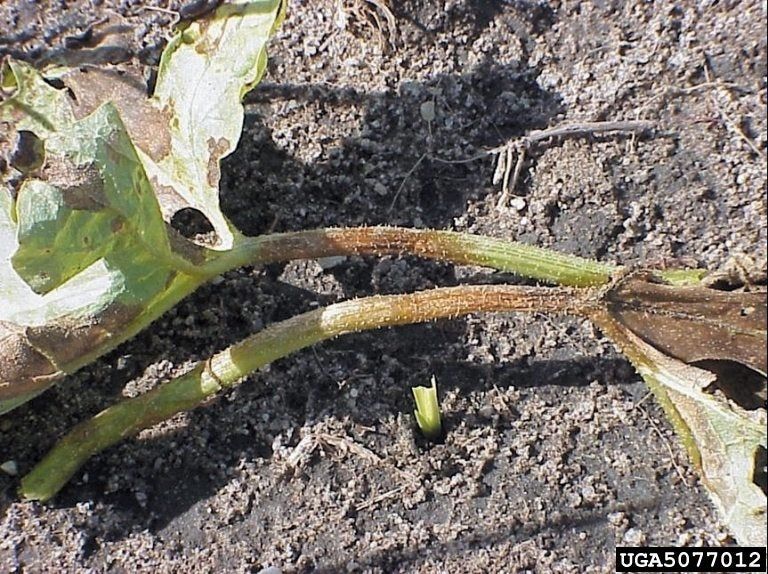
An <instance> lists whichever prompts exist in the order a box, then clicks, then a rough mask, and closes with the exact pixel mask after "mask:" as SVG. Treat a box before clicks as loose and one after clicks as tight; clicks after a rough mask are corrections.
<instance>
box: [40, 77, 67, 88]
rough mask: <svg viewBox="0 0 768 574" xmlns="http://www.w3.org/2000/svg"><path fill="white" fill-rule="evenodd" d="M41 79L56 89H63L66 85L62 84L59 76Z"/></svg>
mask: <svg viewBox="0 0 768 574" xmlns="http://www.w3.org/2000/svg"><path fill="white" fill-rule="evenodd" d="M43 81H44V82H45V83H46V84H48V85H49V86H51V87H52V88H56V89H57V90H63V89H64V88H66V87H67V86H66V85H64V82H63V81H62V80H61V78H43Z"/></svg>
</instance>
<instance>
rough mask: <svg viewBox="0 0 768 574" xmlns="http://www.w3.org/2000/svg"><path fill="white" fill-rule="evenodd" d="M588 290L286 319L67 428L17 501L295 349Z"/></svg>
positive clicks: (538, 306)
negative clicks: (142, 392)
mask: <svg viewBox="0 0 768 574" xmlns="http://www.w3.org/2000/svg"><path fill="white" fill-rule="evenodd" d="M595 297H596V296H595V291H594V290H592V289H573V288H541V287H518V286H509V285H480V286H461V287H450V288H441V289H432V290H430V291H421V292H417V293H412V294H408V295H387V296H375V297H368V298H363V299H357V300H353V301H346V302H343V303H337V304H335V305H330V306H329V307H325V308H323V309H318V310H315V311H311V312H308V313H304V314H302V315H297V316H296V317H292V318H291V319H288V320H286V321H282V322H280V323H276V324H274V325H272V326H270V327H268V328H266V329H264V330H263V331H261V332H259V333H256V334H254V335H252V336H250V337H248V338H247V339H245V340H243V341H241V342H240V343H237V344H236V345H233V346H231V347H229V348H227V349H225V350H224V351H221V352H219V353H217V354H216V355H214V356H213V357H211V358H210V359H208V360H207V361H205V362H204V363H201V364H199V365H198V366H197V367H196V368H195V369H193V370H192V371H190V372H188V373H186V374H184V375H181V376H179V377H177V378H175V379H173V380H171V381H169V382H167V383H165V384H163V385H161V386H159V387H157V388H155V389H153V390H152V391H149V392H148V393H146V394H144V395H141V396H139V397H136V398H133V399H129V400H125V401H122V402H120V403H118V404H116V405H114V406H112V407H109V408H108V409H106V410H104V411H102V412H101V413H99V414H98V415H96V416H95V417H93V418H92V419H91V420H88V421H85V422H83V423H81V424H80V425H78V426H77V427H75V428H74V429H73V430H72V431H71V432H70V433H69V434H67V435H66V436H65V437H64V438H62V439H61V440H60V441H59V442H58V443H57V444H56V446H55V447H54V448H53V449H52V450H51V451H50V452H49V453H48V455H47V456H46V457H45V458H44V459H43V460H42V461H41V462H40V463H39V464H38V465H37V466H35V468H33V469H32V471H31V472H30V473H29V474H28V475H27V476H25V477H24V478H23V479H22V481H21V490H20V492H21V495H22V496H23V497H25V498H27V499H35V500H48V499H49V498H51V497H52V496H54V495H55V494H56V493H57V492H58V491H59V490H60V489H61V488H62V487H63V486H64V485H65V484H66V482H67V481H68V480H69V479H70V478H71V477H72V475H73V474H74V473H75V472H76V471H77V470H78V469H79V468H80V466H82V464H83V463H85V461H86V460H88V458H90V457H91V456H92V455H94V454H96V453H98V452H100V451H102V450H104V449H105V448H107V447H108V446H110V445H112V444H114V443H116V442H118V441H120V440H122V439H123V438H125V437H127V436H130V435H133V434H136V433H137V432H139V431H140V430H142V429H144V428H147V427H150V426H152V425H154V424H155V423H157V422H159V421H162V420H165V419H167V418H168V417H170V416H172V415H174V414H175V413H178V412H181V411H185V410H189V409H192V408H194V407H196V406H198V405H199V404H200V403H201V402H202V401H204V400H205V399H206V398H208V397H210V396H212V395H214V394H215V393H217V392H218V391H220V390H221V389H222V388H227V387H231V386H234V385H236V384H237V383H238V382H240V381H241V380H242V379H243V377H245V376H246V375H248V374H249V373H251V372H252V371H254V370H256V369H258V368H260V367H262V366H264V365H266V364H268V363H270V362H272V361H274V360H275V359H279V358H281V357H284V356H286V355H288V354H290V353H292V352H294V351H296V350H298V349H301V348H304V347H307V346H309V345H312V344H314V343H317V342H319V341H323V340H325V339H331V338H333V337H337V336H339V335H344V334H348V333H354V332H358V331H364V330H368V329H376V328H380V327H389V326H394V325H404V324H409V323H421V322H426V321H431V320H435V319H441V318H453V317H458V316H460V315H466V314H468V313H474V312H481V311H529V312H562V313H583V312H584V311H585V309H589V308H591V306H592V302H593V301H594V300H595Z"/></svg>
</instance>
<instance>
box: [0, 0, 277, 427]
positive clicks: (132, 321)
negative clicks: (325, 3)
mask: <svg viewBox="0 0 768 574" xmlns="http://www.w3.org/2000/svg"><path fill="white" fill-rule="evenodd" d="M279 8H280V3H279V2H278V1H271V2H267V1H252V2H245V1H238V2H232V3H231V4H226V5H224V6H222V7H220V8H219V9H218V10H217V11H216V12H215V13H214V14H211V15H209V20H208V21H206V22H200V23H196V24H193V25H192V26H191V27H190V28H188V29H187V30H185V31H184V32H183V33H181V34H179V35H178V36H177V37H176V39H175V40H173V41H172V42H171V45H170V46H169V47H168V49H167V50H166V52H165V53H164V55H163V60H162V65H161V70H160V77H159V81H158V91H157V93H156V95H155V97H153V98H148V97H147V95H146V94H145V93H144V90H143V82H142V81H141V77H140V75H138V74H137V73H136V72H135V71H132V70H131V68H130V67H123V68H122V69H119V70H118V69H117V68H111V69H98V68H93V67H80V68H76V69H69V70H67V69H63V68H57V69H55V70H52V71H51V72H50V73H49V74H48V75H47V76H46V77H45V78H44V76H43V75H42V74H41V73H40V72H38V71H36V70H34V69H33V68H31V67H29V66H27V65H25V64H21V63H18V62H9V63H8V65H7V67H6V68H5V69H4V70H3V73H2V75H0V80H1V81H2V88H3V92H4V95H7V96H6V98H5V99H4V100H3V101H1V102H0V153H2V154H3V155H4V156H5V157H6V158H9V159H10V160H11V161H8V162H5V165H6V167H5V171H4V173H2V176H3V183H4V187H5V189H4V190H0V301H2V305H0V412H4V411H6V410H8V409H10V408H13V407H14V406H16V405H18V404H20V403H21V402H24V401H25V400H28V399H29V398H31V397H32V396H34V395H35V394H37V393H39V392H40V391H41V390H43V389H45V388H47V387H48V386H49V385H50V384H52V383H53V382H54V381H55V380H57V379H58V378H59V377H61V376H62V375H63V374H65V373H68V372H72V371H74V370H76V369H78V368H80V367H81V366H83V365H84V364H87V363H88V362H90V361H92V360H94V359H95V358H96V357H98V356H99V355H101V354H103V353H105V352H106V351H108V350H109V349H111V348H113V347H114V346H116V345H117V344H118V343H120V342H122V341H124V340H125V339H127V338H129V337H131V336H133V335H134V334H135V333H136V332H137V331H138V330H140V329H141V328H143V327H145V326H146V325H148V324H149V323H150V322H151V321H152V320H154V319H155V318H157V317H158V316H159V315H161V314H162V313H163V312H165V311H166V310H167V309H168V308H170V307H171V306H173V305H174V304H175V303H176V302H177V301H178V300H179V299H181V298H182V297H183V296H185V295H186V294H188V293H189V292H191V291H193V290H194V289H195V288H196V287H197V286H198V285H199V284H200V283H201V282H203V281H204V280H206V279H207V278H208V277H207V276H206V275H205V274H204V273H203V272H202V271H200V270H199V268H198V265H199V264H201V263H204V262H205V261H206V259H209V258H212V257H214V255H215V253H214V252H211V251H206V250H204V249H202V248H199V247H197V246H195V245H194V244H192V243H191V242H189V241H187V240H185V239H184V238H182V237H180V236H179V235H178V234H176V233H175V232H174V231H173V230H172V229H171V228H170V227H169V226H168V224H167V220H169V219H170V217H171V216H172V215H173V214H174V213H175V211H176V210H178V209H180V208H182V207H189V206H191V207H195V208H197V209H199V210H200V211H202V212H203V213H204V214H205V215H206V216H207V217H208V218H209V219H210V220H211V222H212V223H213V224H214V226H215V227H216V231H217V233H218V234H219V239H220V240H221V241H220V244H219V247H221V248H226V247H229V246H231V245H232V238H233V233H232V231H231V230H230V229H229V227H228V225H227V224H226V221H225V220H224V217H223V215H222V214H221V212H220V211H219V205H218V174H219V161H220V159H221V157H223V156H224V155H226V154H227V153H229V152H231V151H232V149H234V146H235V145H236V144H237V140H238V138H239V134H240V131H241V129H242V118H243V110H242V106H241V104H240V98H241V97H242V95H243V94H244V93H245V91H247V90H248V89H250V88H251V87H252V85H253V84H254V83H255V82H256V81H257V80H258V79H259V78H260V77H261V75H262V73H263V71H264V67H265V61H266V60H265V59H266V54H265V48H264V46H265V43H266V41H267V39H268V36H269V34H270V33H271V32H272V30H273V28H274V26H275V23H276V20H277V19H278V18H279V16H280V15H281V14H280V12H279ZM46 78H48V79H46ZM209 142H214V144H213V145H211V146H209V145H208V144H209ZM17 164H18V165H17ZM11 168H18V169H11ZM147 171H151V178H150V177H149V176H148V174H147ZM164 216H165V218H164Z"/></svg>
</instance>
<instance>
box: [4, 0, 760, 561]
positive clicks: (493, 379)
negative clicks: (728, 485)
mask: <svg viewBox="0 0 768 574" xmlns="http://www.w3.org/2000/svg"><path fill="white" fill-rule="evenodd" d="M201 4H203V5H204V4H211V3H210V2H209V3H206V2H203V3H201V2H199V1H197V2H187V3H186V8H185V5H184V3H182V2H178V1H171V2H166V1H160V0H157V1H152V2H146V3H140V2H136V1H134V0H121V1H118V0H103V1H99V2H95V1H93V2H85V1H72V2H51V3H39V4H38V3H29V2H24V1H21V0H19V1H10V2H4V3H3V4H2V5H1V6H0V52H3V53H9V54H11V55H12V56H14V57H17V58H25V59H27V60H31V61H34V62H38V63H42V62H50V61H55V60H57V59H65V60H67V61H70V62H72V61H74V62H77V61H101V62H115V61H121V60H124V59H129V58H137V59H139V60H140V61H141V62H142V63H143V64H145V65H146V66H147V69H148V71H149V72H151V68H152V66H154V65H155V64H156V63H157V61H158V57H159V53H160V50H161V49H162V46H163V43H164V41H165V40H166V39H167V37H168V36H169V34H170V33H171V28H172V25H173V24H174V22H175V16H174V14H173V13H172V11H176V10H180V9H182V10H184V14H189V15H191V14H193V13H194V10H193V8H195V7H199V6H200V5H201ZM382 4H383V2H380V1H377V2H374V1H372V0H367V1H365V0H343V1H331V0H328V1H325V2H312V3H308V2H307V3H304V2H291V4H290V9H289V17H288V19H287V20H286V22H285V23H284V25H283V26H282V29H281V30H280V32H279V33H278V35H277V37H276V38H275V39H274V41H273V42H272V48H271V59H270V64H269V72H268V75H267V77H266V78H265V80H264V81H263V82H262V84H261V85H260V86H258V87H257V88H256V90H255V91H254V92H253V93H252V94H251V95H249V96H248V99H247V102H248V103H247V118H246V125H245V130H244V133H243V137H242V141H241V143H240V147H239V149H238V150H237V152H236V153H235V154H234V155H233V156H231V157H230V158H228V159H227V160H226V162H225V165H224V166H223V168H222V178H223V181H222V201H223V203H224V206H225V210H226V212H227V213H228V215H229V216H230V217H231V218H232V219H233V220H234V221H235V223H236V224H237V225H238V226H239V227H240V228H241V229H242V230H243V231H244V232H245V233H247V234H259V233H264V232H267V231H284V230H297V229H308V228H314V227H318V226H353V225H362V224H392V225H406V226H414V227H432V228H440V229H453V230H459V231H466V232H471V233H483V234H488V235H493V236H497V237H504V238H508V239H517V240H520V241H523V242H527V243H531V244H536V245H540V246H545V247H552V248H555V249H558V250H561V251H563V252H567V253H574V254H578V255H582V256H587V257H595V258H600V259H602V260H605V261H609V262H614V263H618V264H626V265H638V266H640V265H654V266H661V265H667V266H670V265H671V266H675V265H681V264H685V265H691V264H694V265H700V266H703V267H707V268H710V269H715V268H718V267H720V266H722V265H724V264H725V263H726V262H727V261H728V260H729V258H731V257H732V256H735V255H739V254H746V255H749V256H751V257H753V258H754V259H755V260H756V261H758V262H762V265H763V266H764V261H765V258H766V200H765V195H764V194H765V189H766V165H765V154H766V143H767V142H766V140H767V136H766V134H767V131H766V23H765V17H766V8H765V3H764V2H758V1H746V2H730V1H727V2H713V3H706V2H705V3H698V4H697V7H694V3H675V4H672V3H669V4H665V3H661V4H659V3H646V2H615V1H610V0H608V1H603V0H600V1H598V0H595V1H593V2H570V1H565V0H563V1H559V2H558V1H553V2H543V1H541V2H540V1H507V2H496V3H490V2H479V1H476V0H463V1H460V0H445V1H444V2H434V1H427V0H420V1H406V2H392V3H391V4H392V13H393V15H394V18H395V23H396V25H395V27H393V28H392V27H389V24H388V23H387V20H386V18H385V15H384V12H383V10H382V8H381V5H382ZM190 6H191V7H190ZM152 7H154V8H156V9H152ZM169 11H170V12H169ZM89 26H94V30H95V31H96V32H94V33H92V34H91V36H90V38H91V39H90V40H88V41H87V42H85V43H86V44H88V45H85V46H84V45H83V44H84V42H83V38H86V39H87V38H88V34H87V29H88V27H89ZM94 38H96V39H95V40H94ZM148 76H151V74H148ZM432 106H434V113H432V111H431V107H432ZM636 119H646V120H651V121H653V122H654V123H655V124H656V126H657V127H656V129H654V130H653V131H652V132H650V133H647V134H641V135H635V136H631V135H627V134H608V135H599V136H598V135H596V136H593V137H582V138H569V139H562V140H555V141H548V142H544V143H542V144H540V145H538V146H536V147H535V148H533V149H532V150H531V151H530V153H529V154H528V159H527V161H526V163H525V165H524V168H523V171H522V174H521V177H520V179H519V181H518V182H517V185H516V186H515V188H514V189H513V190H512V191H511V197H510V202H509V203H508V205H506V206H502V207H501V208H498V207H497V203H498V201H499V197H500V194H501V189H500V186H499V185H494V184H493V182H492V179H493V173H494V168H495V161H494V157H492V156H488V155H485V156H483V157H481V158H480V159H476V160H474V161H461V162H457V163H448V162H445V161H438V159H443V160H452V161H458V160H466V159H468V158H472V157H474V156H477V155H479V154H482V152H484V151H486V150H488V149H491V148H494V147H496V146H500V145H502V144H504V143H506V142H508V141H510V140H514V139H515V138H520V137H522V136H524V135H526V134H527V133H530V132H531V131H532V130H536V129H542V128H546V127H551V126H557V125H560V124H563V123H568V122H583V121H618V120H636ZM192 219H194V218H192ZM480 281H495V282H500V281H505V282H517V283H524V281H522V280H520V279H519V278H515V277H511V276H509V275H504V274H499V273H495V274H494V273H490V272H488V271H487V270H482V269H473V268H464V267H457V266H453V265H449V264H445V263H435V262H425V261H422V260H418V259H415V258H410V257H387V258H384V259H375V258H368V257H352V258H346V259H343V260H333V261H299V262H293V263H288V264H280V265H270V266H266V267H264V268H258V269H253V268H245V269H241V270H238V271H235V272H231V273H228V274H226V275H225V276H224V277H223V278H222V279H221V280H220V281H217V282H215V284H212V285H209V286H206V287H204V288H201V289H200V290H199V291H198V292H196V293H195V294H194V295H193V296H191V297H189V298H188V299H187V300H185V301H184V302H182V303H181V304H180V305H179V306H178V307H177V308H176V309H174V310H173V311H171V312H169V313H168V314H167V315H165V316H164V317H163V318H162V319H160V320H159V321H157V322H156V323H155V324H154V325H152V327H151V328H150V329H148V330H147V331H145V332H144V333H142V334H141V335H140V336H138V337H136V338H135V339H134V340H132V341H130V342H127V343H125V344H124V345H122V346H121V347H119V348H118V349H117V350H116V351H114V352H112V353H110V354H109V355H108V356H106V357H104V358H103V359H101V360H100V361H98V362H96V363H95V364H93V365H91V366H90V367H88V368H85V369H83V370H82V371H80V372H78V373H77V374H76V375H74V376H71V377H69V378H68V379H67V380H65V381H64V382H62V383H61V384H59V385H58V386H57V387H55V388H53V389H51V390H49V391H48V392H46V393H44V394H43V395H42V396H40V397H38V398H37V399H35V400H33V401H32V402H30V403H28V404H26V405H24V406H22V407H20V408H18V409H17V410H15V411H13V412H11V413H10V414H8V415H6V416H5V417H3V419H2V420H0V429H1V430H0V458H2V461H8V460H12V461H15V463H16V464H17V465H18V469H19V472H20V473H21V474H23V473H25V472H26V471H28V470H29V469H30V468H31V466H32V465H33V464H34V463H35V462H36V461H38V460H39V459H40V458H41V456H42V455H43V454H44V453H45V452H46V451H47V450H48V449H49V448H50V447H51V446H52V444H53V443H54V441H55V440H56V438H57V437H59V436H61V435H62V434H63V433H64V432H65V431H66V430H67V429H69V428H71V427H72V426H73V425H74V424H76V423H77V422H78V421H81V420H84V419H85V418H87V417H90V416H92V415H94V414H95V413H97V412H98V411H99V410H101V409H102V408H104V407H106V406H107V405H109V404H112V403H113V402H114V401H116V400H118V399H119V398H120V397H121V396H131V395H135V394H137V393H139V392H143V391H144V390H146V389H148V388H151V387H152V386H154V385H156V384H158V382H160V381H162V380H165V379H167V378H168V377H170V376H173V375H174V374H176V373H180V372H182V371H183V370H185V369H188V368H189V366H190V365H191V364H192V363H193V362H195V361H197V360H200V359H202V358H205V357H206V356H208V355H209V354H211V353H212V352H214V351H216V350H218V349H221V348H224V347H225V346H227V345H229V344H231V343H232V342H234V341H236V340H238V339H240V338H242V337H244V336H246V335H248V334H250V333H252V332H254V331H256V330H258V329H261V328H263V327H264V326H265V325H268V324H271V323H273V322H275V321H279V320H281V319H285V318H287V317H290V316H292V315H295V314H297V313H300V312H302V311H305V310H308V309H312V308H315V307H317V306H319V305H325V304H328V303H332V302H335V301H340V300H343V299H347V298H350V297H360V296H365V295H370V294H374V293H399V292H404V291H413V290H417V289H425V288H429V287H432V286H435V285H453V284H458V283H466V282H480ZM433 375H434V376H435V377H436V379H437V381H438V384H439V387H440V394H441V400H442V407H443V412H444V416H445V427H446V433H445V438H444V440H443V441H442V443H441V444H429V443H427V442H426V441H425V440H424V439H422V438H421V437H420V436H419V434H418V432H417V431H416V429H415V428H414V422H413V417H412V410H413V408H414V405H413V400H412V398H411V390H410V388H411V387H412V386H417V385H427V384H429V381H430V378H431V377H432V376H433ZM2 461H0V462H2ZM17 487H18V477H16V476H10V475H6V474H2V473H0V570H2V571H6V572H45V571H61V570H62V569H65V570H67V571H72V572H76V571H87V572H187V571H192V570H193V569H195V570H199V571H227V572H229V571H231V572H260V571H261V572H265V573H266V572H277V571H282V572H286V573H287V572H425V573H426V572H579V573H582V572H612V571H613V570H614V548H615V546H616V545H631V546H634V545H654V546H656V545H712V546H719V545H725V544H732V543H733V541H732V540H731V538H730V537H729V535H728V532H727V530H726V528H725V527H724V526H723V524H722V522H721V521H720V519H719V517H718V516H717V514H716V513H715V511H714V509H713V507H712V505H711V504H710V502H709V500H708V497H707V495H706V492H705V491H704V489H703V487H702V486H701V485H700V483H699V482H698V481H697V478H696V475H695V473H694V472H693V470H692V469H691V468H690V466H689V463H688V461H687V458H686V456H685V453H684V451H683V450H682V448H681V445H680V443H679V442H678V440H677V438H676V436H675V434H674V433H673V431H672V429H671V427H670V425H669V423H668V422H667V421H666V419H665V418H664V415H663V413H662V412H661V410H660V409H659V407H658V406H657V405H656V404H655V402H654V400H653V399H652V398H651V397H649V396H648V391H647V389H646V387H645V385H644V384H643V382H642V381H641V380H640V378H639V377H638V376H637V375H636V374H635V372H634V371H633V369H632V368H631V366H630V365H629V364H628V363H627V361H626V360H625V359H624V358H622V356H621V355H620V354H619V353H618V352H617V351H616V350H615V349H614V347H613V346H612V344H611V343H610V342H609V341H608V340H606V339H605V338H604V337H603V336H602V335H601V334H600V333H599V332H598V331H597V330H596V329H595V328H593V327H592V326H591V325H590V324H589V323H588V322H586V321H583V320H576V319H569V318H551V317H545V316H523V315H512V314H508V315H505V314H500V315H488V316H472V317H469V318H466V319H460V320H454V321H442V322H439V323H434V324H428V325H420V326H412V327H405V328H397V329H392V330H385V331H380V332H374V333H367V334H361V335H355V336H348V337H345V338H341V339H338V340H335V341H332V342H327V343H324V344H321V345H317V346H316V347H314V348H311V349H307V350H305V351H302V352H299V353H296V354H294V355H292V356H291V357H288V358H286V359H283V360H280V361H277V362H276V363H274V364H273V365H271V366H270V367H269V368H267V369H264V370H262V371H260V372H258V373H255V374H254V375H252V376H251V377H249V379H248V380H247V382H245V384H243V385H242V386H240V387H238V388H237V389H235V390H233V391H231V392H227V393H225V394H223V396H221V397H219V398H217V399H216V400H214V401H212V402H210V403H209V404H207V405H206V406H204V407H202V408H198V409H197V410H195V411H193V412H190V413H186V414H183V415H179V416H176V417H174V418H173V419H172V420H169V421H167V422H165V423H163V424H160V425H158V426H157V427H154V428H152V429H150V430H147V431H145V432H143V433H141V434H140V435H139V436H138V437H136V438H133V439H130V440H126V441H125V442H123V443H121V444H119V445H117V446H115V447H113V448H110V449H108V450H107V451H105V452H104V453H103V454H101V455H99V456H97V457H95V458H94V459H92V460H91V461H90V462H89V463H88V464H87V465H86V467H85V468H84V470H83V471H82V472H80V473H79V474H78V475H76V477H75V478H74V479H73V480H72V482H71V483H70V484H69V485H68V486H67V487H66V488H65V489H64V491H63V492H62V493H61V494H60V495H58V496H57V497H56V498H55V500H54V501H53V502H52V503H50V504H45V505H43V504H37V503H27V502H20V501H19V500H18V498H17V495H16V488H17ZM269 567H272V568H273V569H272V570H269Z"/></svg>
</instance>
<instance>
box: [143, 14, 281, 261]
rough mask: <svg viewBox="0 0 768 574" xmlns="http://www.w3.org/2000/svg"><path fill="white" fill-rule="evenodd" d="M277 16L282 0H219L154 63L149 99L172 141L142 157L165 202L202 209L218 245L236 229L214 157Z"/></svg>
mask: <svg viewBox="0 0 768 574" xmlns="http://www.w3.org/2000/svg"><path fill="white" fill-rule="evenodd" d="M281 17H282V11H281V2H280V0H259V1H237V2H232V3H230V4H224V5H222V6H221V7H219V8H218V9H217V10H216V12H215V13H214V15H213V17H212V18H210V19H206V20H205V21H202V22H195V23H193V24H191V25H190V26H189V27H188V28H187V29H186V30H184V31H183V32H182V33H181V34H179V35H177V36H176V37H175V38H174V39H173V40H172V41H171V43H170V44H169V45H168V47H167V48H166V50H165V52H164V53H163V57H162V60H161V62H160V69H159V71H158V77H157V86H156V88H155V93H154V96H153V98H152V103H153V105H154V106H155V107H156V108H157V109H159V110H163V113H165V114H168V115H169V117H170V131H171V146H170V150H169V151H168V153H167V154H165V155H164V156H163V157H162V158H152V157H150V156H149V155H146V154H143V155H142V159H143V161H144V165H145V167H146V169H147V173H148V174H149V177H150V179H151V180H153V181H154V182H156V187H157V188H158V191H160V192H161V193H162V194H163V198H162V200H163V204H164V206H167V207H168V208H169V210H170V211H176V210H178V209H179V208H180V207H192V208H195V209H198V210H199V211H201V212H202V213H203V214H204V215H205V216H206V217H207V218H208V220H209V221H210V222H211V224H212V225H213V228H214V230H215V231H216V235H217V237H218V241H217V245H216V248H217V249H220V250H226V249H230V248H231V247H232V246H233V243H234V237H235V233H236V231H235V230H234V228H233V227H232V226H231V225H230V223H229V222H228V221H227V220H226V218H225V217H224V215H223V214H222V213H221V210H220V208H219V187H218V186H219V176H220V172H219V164H220V162H221V159H222V158H224V157H226V156H227V155H229V154H230V153H231V152H232V151H233V150H234V149H235V147H236V146H237V142H238V140H239V139H240V133H241V131H242V127H243V116H244V113H243V106H242V104H241V99H242V97H243V95H244V94H245V93H246V92H247V91H249V90H250V89H251V88H252V87H253V86H254V85H255V84H256V83H257V82H258V81H259V80H260V79H261V77H262V75H263V74H264V71H265V70H266V65H267V51H266V44H267V41H268V39H269V37H270V35H271V34H272V32H273V31H274V29H275V27H276V26H277V24H278V23H279V21H280V19H281Z"/></svg>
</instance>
